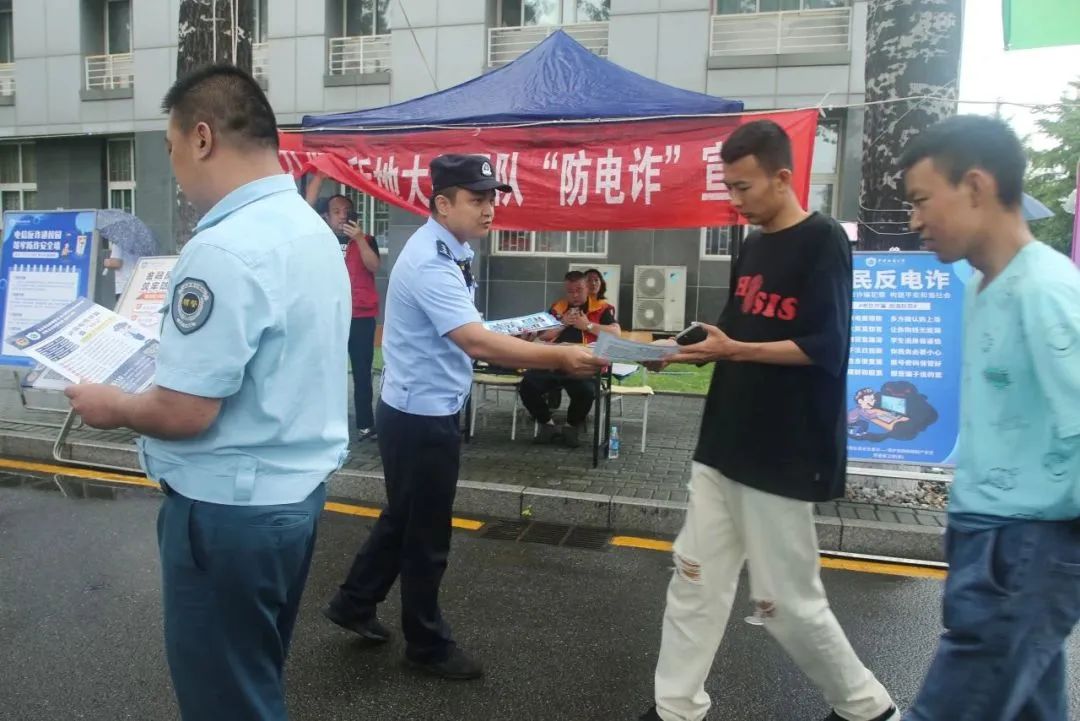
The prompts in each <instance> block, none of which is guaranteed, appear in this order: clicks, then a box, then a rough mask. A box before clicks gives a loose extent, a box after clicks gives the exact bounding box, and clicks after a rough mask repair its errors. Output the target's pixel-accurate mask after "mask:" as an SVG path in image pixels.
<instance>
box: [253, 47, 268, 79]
mask: <svg viewBox="0 0 1080 721" xmlns="http://www.w3.org/2000/svg"><path fill="white" fill-rule="evenodd" d="M269 69H270V44H269V43H252V45H251V74H252V75H254V76H255V79H256V80H266V79H267V78H268V77H269Z"/></svg>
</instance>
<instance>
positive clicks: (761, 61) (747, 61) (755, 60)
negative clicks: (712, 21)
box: [709, 50, 851, 70]
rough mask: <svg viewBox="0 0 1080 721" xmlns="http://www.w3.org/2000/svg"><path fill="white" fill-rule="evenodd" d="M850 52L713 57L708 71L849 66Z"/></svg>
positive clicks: (710, 59) (710, 58)
mask: <svg viewBox="0 0 1080 721" xmlns="http://www.w3.org/2000/svg"><path fill="white" fill-rule="evenodd" d="M850 64H851V52H850V51H844V50H840V51H833V52H823V53H784V54H779V53H767V54H761V55H713V56H710V57H709V70H736V69H743V68H797V67H806V66H812V65H850Z"/></svg>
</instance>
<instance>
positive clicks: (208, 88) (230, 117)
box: [161, 63, 278, 150]
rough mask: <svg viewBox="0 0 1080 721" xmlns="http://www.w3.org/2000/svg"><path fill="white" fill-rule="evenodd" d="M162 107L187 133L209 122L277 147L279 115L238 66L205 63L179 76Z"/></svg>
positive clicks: (219, 129)
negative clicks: (275, 114)
mask: <svg viewBox="0 0 1080 721" xmlns="http://www.w3.org/2000/svg"><path fill="white" fill-rule="evenodd" d="M161 110H162V112H164V113H171V114H172V115H173V116H174V117H175V118H176V121H177V123H178V124H179V126H180V128H181V129H182V130H183V131H184V132H189V131H190V130H191V129H192V128H194V127H195V126H196V125H197V124H198V123H206V124H208V125H209V126H210V127H211V128H212V129H213V131H214V132H215V133H218V134H221V135H226V136H231V137H233V138H235V139H238V140H240V141H241V142H244V143H248V144H250V145H253V146H256V147H260V148H269V149H273V150H277V148H278V127H277V118H276V117H275V116H274V109H273V108H272V107H270V101H269V100H267V99H266V93H264V92H263V91H262V88H260V87H259V84H258V83H257V82H256V81H255V79H254V78H253V77H251V75H250V74H248V73H246V72H244V71H243V70H241V69H240V68H238V67H236V66H235V65H229V64H227V63H217V64H214V65H205V66H203V67H200V68H198V69H196V70H194V71H193V72H192V73H191V74H189V75H186V76H184V77H182V78H180V79H178V80H177V81H176V82H175V83H173V86H172V87H171V88H169V92H168V93H166V94H165V98H164V100H162V101H161Z"/></svg>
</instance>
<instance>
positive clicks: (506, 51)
mask: <svg viewBox="0 0 1080 721" xmlns="http://www.w3.org/2000/svg"><path fill="white" fill-rule="evenodd" d="M559 29H562V30H565V31H566V34H567V35H569V36H570V37H572V38H574V40H577V41H578V42H579V43H581V44H582V45H584V46H585V47H586V48H588V49H589V50H591V51H592V52H594V53H596V54H597V55H599V56H600V57H602V58H606V57H607V54H608V23H577V24H576V25H562V26H559V25H525V26H523V27H510V28H489V29H488V65H489V66H491V67H494V66H496V65H505V64H506V63H509V62H511V61H513V60H517V59H518V58H519V57H521V56H522V55H524V54H525V53H527V52H529V51H530V50H532V49H533V48H534V47H536V46H537V45H539V44H540V43H541V42H542V41H543V40H544V38H546V37H547V36H548V35H551V34H552V33H553V32H555V31H556V30H559Z"/></svg>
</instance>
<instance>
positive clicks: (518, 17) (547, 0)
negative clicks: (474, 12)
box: [499, 0, 611, 27]
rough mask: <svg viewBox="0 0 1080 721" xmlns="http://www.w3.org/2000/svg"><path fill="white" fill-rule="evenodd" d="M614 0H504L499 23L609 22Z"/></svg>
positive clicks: (522, 24)
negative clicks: (612, 0)
mask: <svg viewBox="0 0 1080 721" xmlns="http://www.w3.org/2000/svg"><path fill="white" fill-rule="evenodd" d="M610 15H611V0H501V2H500V3H499V25H500V26H502V27H521V26H527V25H548V26H550V25H573V24H575V23H600V22H607V21H608V20H609V19H610Z"/></svg>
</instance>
